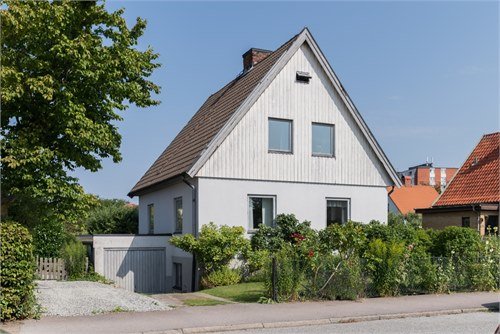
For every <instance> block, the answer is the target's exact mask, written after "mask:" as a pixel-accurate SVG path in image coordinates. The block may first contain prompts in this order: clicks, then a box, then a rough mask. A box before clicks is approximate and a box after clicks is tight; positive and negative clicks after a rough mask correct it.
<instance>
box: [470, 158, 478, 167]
mask: <svg viewBox="0 0 500 334" xmlns="http://www.w3.org/2000/svg"><path fill="white" fill-rule="evenodd" d="M478 162H479V159H478V158H477V157H476V158H474V160H473V161H472V164H471V167H474V166H475V165H477V163H478Z"/></svg>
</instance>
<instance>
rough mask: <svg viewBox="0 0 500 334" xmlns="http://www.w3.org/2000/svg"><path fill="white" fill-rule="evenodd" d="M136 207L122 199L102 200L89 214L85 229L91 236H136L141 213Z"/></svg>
mask: <svg viewBox="0 0 500 334" xmlns="http://www.w3.org/2000/svg"><path fill="white" fill-rule="evenodd" d="M138 211H139V210H138V208H137V206H135V205H129V204H128V203H127V202H126V201H124V200H120V199H100V200H99V204H98V205H97V206H96V207H95V208H93V209H92V210H91V211H90V212H89V217H88V218H87V220H86V221H85V228H86V229H87V232H88V233H90V234H112V233H116V234H121V233H126V234H136V233H137V230H138V225H139V212H138Z"/></svg>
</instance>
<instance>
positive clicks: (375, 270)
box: [364, 239, 405, 296]
mask: <svg viewBox="0 0 500 334" xmlns="http://www.w3.org/2000/svg"><path fill="white" fill-rule="evenodd" d="M364 257H365V259H366V267H367V269H368V271H369V273H370V275H371V278H372V285H373V287H372V288H373V290H374V292H376V293H377V294H378V295H380V296H395V295H398V294H399V291H400V286H399V285H400V283H401V280H402V275H403V273H404V272H403V268H404V267H403V265H404V262H403V260H404V258H405V247H404V244H403V243H401V242H395V241H388V242H384V241H382V240H381V239H375V240H373V241H371V242H370V243H369V244H368V248H367V251H366V252H365V254H364Z"/></svg>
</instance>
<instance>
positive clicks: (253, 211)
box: [248, 195, 276, 230]
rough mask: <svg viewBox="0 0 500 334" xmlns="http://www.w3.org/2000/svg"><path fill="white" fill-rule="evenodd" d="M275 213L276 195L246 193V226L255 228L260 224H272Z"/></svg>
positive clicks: (251, 228)
mask: <svg viewBox="0 0 500 334" xmlns="http://www.w3.org/2000/svg"><path fill="white" fill-rule="evenodd" d="M275 215H276V196H268V195H248V226H249V230H256V229H258V228H259V225H260V224H263V225H267V226H272V225H273V223H274V218H275Z"/></svg>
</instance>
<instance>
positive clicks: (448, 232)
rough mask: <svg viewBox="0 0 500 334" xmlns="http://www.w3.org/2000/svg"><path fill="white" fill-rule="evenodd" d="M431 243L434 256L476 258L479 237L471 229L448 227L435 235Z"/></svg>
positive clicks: (479, 241) (479, 243) (479, 244)
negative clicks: (458, 255)
mask: <svg viewBox="0 0 500 334" xmlns="http://www.w3.org/2000/svg"><path fill="white" fill-rule="evenodd" d="M432 243H433V245H432V248H431V252H432V253H433V255H434V256H449V255H450V254H460V257H476V256H477V255H478V254H479V250H480V248H481V236H480V235H479V233H477V231H475V230H474V229H471V228H464V227H456V226H449V227H446V228H445V229H443V230H442V231H439V232H438V233H436V234H435V236H434V240H433V242H432Z"/></svg>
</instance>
